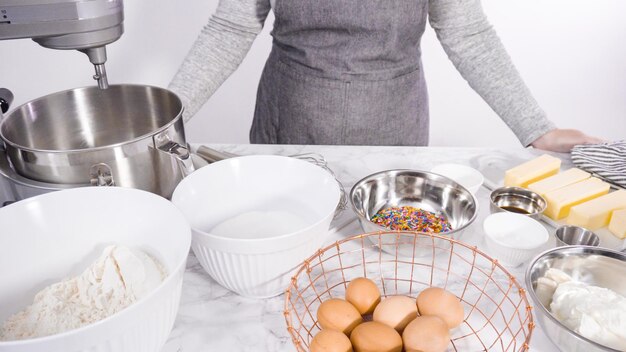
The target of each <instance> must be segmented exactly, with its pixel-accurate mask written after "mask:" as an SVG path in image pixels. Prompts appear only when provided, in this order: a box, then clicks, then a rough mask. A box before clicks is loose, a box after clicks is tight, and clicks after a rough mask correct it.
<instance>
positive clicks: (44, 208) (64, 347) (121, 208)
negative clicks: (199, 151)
mask: <svg viewBox="0 0 626 352" xmlns="http://www.w3.org/2000/svg"><path fill="white" fill-rule="evenodd" d="M190 242H191V229H190V227H189V224H188V223H187V222H186V220H185V218H184V217H183V216H182V214H180V212H179V211H178V210H177V209H176V208H175V207H174V206H173V205H172V204H171V203H170V202H168V201H167V200H166V199H164V198H161V197H159V196H157V195H154V194H151V193H148V192H144V191H139V190H135V189H129V188H118V187H86V188H77V189H71V190H65V191H59V192H53V193H48V194H45V195H41V196H37V197H34V198H30V199H27V200H23V201H21V202H17V203H15V204H12V205H9V206H7V207H4V208H2V209H0V252H1V254H0V268H1V269H0V270H1V275H0V322H3V321H5V320H6V319H7V318H9V316H11V315H12V314H14V313H16V312H18V311H20V310H22V309H24V308H25V307H26V306H28V305H29V304H31V303H32V302H33V298H34V296H35V294H36V293H37V292H38V291H40V290H41V289H43V288H44V287H46V286H48V285H50V284H52V283H54V282H58V281H61V280H63V279H65V278H68V277H73V276H76V275H79V274H81V273H82V272H83V271H84V270H85V269H86V268H87V267H89V265H91V264H92V263H93V262H94V261H95V260H96V259H97V258H98V257H99V256H100V254H101V253H102V250H103V249H104V248H105V247H106V246H107V245H110V244H121V245H125V246H128V247H131V248H137V249H141V250H144V251H145V252H147V253H148V254H150V255H152V256H153V257H154V258H156V259H157V260H158V261H159V262H160V263H161V264H162V265H163V267H164V268H165V270H166V272H167V274H168V275H167V277H166V279H165V281H164V282H163V283H161V285H159V286H158V287H157V288H156V289H155V290H154V291H153V292H152V293H150V294H149V295H148V296H146V297H144V298H142V299H140V300H139V301H137V302H135V303H134V304H132V305H131V306H129V307H127V308H126V309H124V310H122V311H120V312H118V313H116V314H114V315H112V316H110V317H108V318H106V319H104V320H101V321H98V322H96V323H93V324H91V325H87V326H85V327H82V328H79V329H75V330H71V331H68V332H65V333H61V334H57V335H51V336H47V337H40V338H35V339H28V340H19V341H0V351H3V352H26V351H46V352H78V351H98V352H109V351H110V352H114V351H115V352H120V351H128V352H140V351H146V352H148V351H150V352H156V351H159V350H160V349H161V348H162V346H163V344H164V343H165V341H166V340H167V337H168V335H169V333H170V331H171V329H172V326H173V324H174V319H175V317H176V314H177V312H178V305H179V301H180V293H181V288H182V282H183V272H184V270H185V263H186V260H187V257H188V254H189V247H190Z"/></svg>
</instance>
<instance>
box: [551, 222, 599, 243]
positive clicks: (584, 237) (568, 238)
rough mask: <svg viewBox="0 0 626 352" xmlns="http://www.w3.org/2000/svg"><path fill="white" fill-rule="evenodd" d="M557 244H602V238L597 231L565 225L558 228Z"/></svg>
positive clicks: (556, 233)
mask: <svg viewBox="0 0 626 352" xmlns="http://www.w3.org/2000/svg"><path fill="white" fill-rule="evenodd" d="M554 237H556V246H557V247H562V246H593V247H597V246H598V245H599V244H600V238H599V237H598V235H596V234H595V233H593V232H591V231H589V230H587V229H586V228H583V227H579V226H571V225H565V226H561V227H559V228H558V229H556V232H555V233H554Z"/></svg>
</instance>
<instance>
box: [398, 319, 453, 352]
mask: <svg viewBox="0 0 626 352" xmlns="http://www.w3.org/2000/svg"><path fill="white" fill-rule="evenodd" d="M402 342H403V343H404V350H405V351H406V352H443V351H445V350H446V348H447V347H448V344H449V343H450V331H449V330H448V324H446V322H445V321H443V319H441V318H439V317H438V316H434V315H428V316H421V317H417V318H415V319H414V320H413V321H412V322H410V323H409V325H407V326H406V328H405V329H404V332H403V333H402Z"/></svg>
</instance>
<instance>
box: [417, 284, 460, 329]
mask: <svg viewBox="0 0 626 352" xmlns="http://www.w3.org/2000/svg"><path fill="white" fill-rule="evenodd" d="M417 309H418V310H419V313H420V315H436V316H438V317H440V318H441V319H443V320H444V321H445V322H446V323H447V324H448V327H449V328H450V329H453V328H456V327H457V326H459V325H461V323H462V322H463V317H464V316H465V313H464V311H463V304H462V303H461V301H460V300H459V298H458V297H457V296H455V295H453V294H452V293H450V292H448V291H446V290H444V289H442V288H438V287H430V288H427V289H425V290H424V291H422V292H420V294H419V295H418V296H417Z"/></svg>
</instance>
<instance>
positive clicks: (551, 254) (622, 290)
mask: <svg viewBox="0 0 626 352" xmlns="http://www.w3.org/2000/svg"><path fill="white" fill-rule="evenodd" d="M550 268H556V269H560V270H562V271H564V272H565V273H566V274H568V275H570V276H572V277H574V278H577V279H578V280H580V281H584V282H586V283H588V284H590V285H595V286H599V287H605V288H608V289H611V290H613V291H615V292H617V293H619V294H621V295H624V296H626V254H624V253H620V252H616V251H612V250H608V249H603V248H597V247H588V246H570V247H559V248H555V249H551V250H549V251H546V252H544V253H542V254H540V255H539V256H537V257H536V258H535V259H533V261H532V262H531V263H530V266H529V267H528V270H527V271H526V287H527V288H528V294H529V296H530V298H531V300H532V302H533V305H534V307H535V313H536V314H535V315H536V317H537V320H539V324H540V325H541V327H542V328H543V330H544V331H545V333H546V335H547V336H548V337H549V338H550V340H552V342H554V344H555V345H556V346H558V347H559V349H560V350H561V351H564V352H600V351H602V352H604V351H616V350H614V349H611V348H608V347H605V346H602V345H600V344H598V343H595V342H593V341H591V340H589V339H587V338H585V337H583V336H581V335H579V334H578V333H576V332H574V331H572V330H570V329H569V328H568V327H566V326H565V325H563V324H562V323H561V322H560V321H559V320H558V319H556V318H555V317H554V316H553V315H552V314H551V313H550V311H549V308H548V307H546V305H547V302H549V301H550V299H551V297H543V296H541V295H540V293H538V292H537V290H536V288H537V280H538V279H539V278H541V277H543V276H545V273H546V271H547V270H548V269H550ZM542 302H543V303H542Z"/></svg>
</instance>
